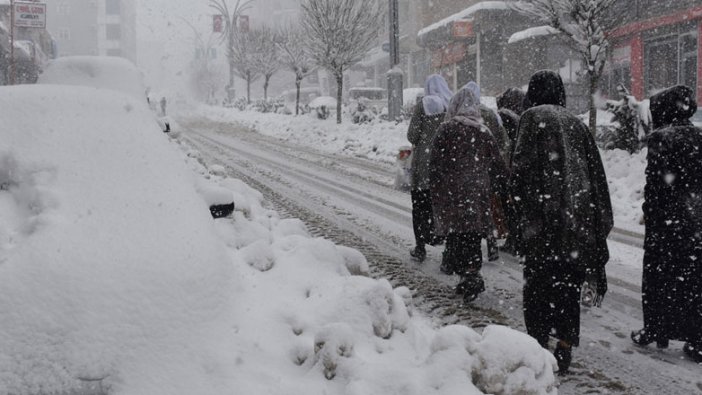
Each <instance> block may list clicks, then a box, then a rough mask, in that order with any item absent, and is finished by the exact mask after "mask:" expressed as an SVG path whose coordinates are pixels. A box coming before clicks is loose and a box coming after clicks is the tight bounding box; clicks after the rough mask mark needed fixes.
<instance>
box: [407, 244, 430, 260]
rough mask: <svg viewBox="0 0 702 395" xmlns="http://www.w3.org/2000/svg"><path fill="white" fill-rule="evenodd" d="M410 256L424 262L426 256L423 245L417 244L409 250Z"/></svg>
mask: <svg viewBox="0 0 702 395" xmlns="http://www.w3.org/2000/svg"><path fill="white" fill-rule="evenodd" d="M410 256H411V257H412V258H414V259H415V260H417V261H419V262H424V259H426V257H427V251H426V249H425V248H424V246H420V245H417V246H416V247H414V248H413V249H411V250H410Z"/></svg>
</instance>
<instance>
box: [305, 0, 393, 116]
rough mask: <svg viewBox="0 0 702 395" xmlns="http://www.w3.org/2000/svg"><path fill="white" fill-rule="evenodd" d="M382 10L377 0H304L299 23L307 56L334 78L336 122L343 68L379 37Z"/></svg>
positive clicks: (339, 107) (359, 57) (341, 90)
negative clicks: (335, 87) (335, 86)
mask: <svg viewBox="0 0 702 395" xmlns="http://www.w3.org/2000/svg"><path fill="white" fill-rule="evenodd" d="M384 16H385V12H384V9H383V8H382V7H381V6H380V4H379V2H378V0H305V1H304V2H303V3H302V27H303V30H304V32H305V39H306V41H307V43H306V44H307V48H308V50H309V54H310V57H311V58H312V59H314V61H315V62H316V63H317V64H318V65H319V66H321V67H324V68H326V69H327V70H329V71H330V72H331V73H332V75H334V78H335V79H336V85H337V94H336V96H337V104H336V122H337V123H341V100H342V94H343V86H344V71H345V70H346V69H348V68H349V67H351V66H352V65H354V64H356V63H358V62H359V61H361V59H363V57H364V56H365V55H366V54H367V53H368V51H369V50H370V49H371V47H372V46H373V45H374V44H375V43H376V42H377V40H378V33H379V32H380V28H381V26H382V21H383V20H384Z"/></svg>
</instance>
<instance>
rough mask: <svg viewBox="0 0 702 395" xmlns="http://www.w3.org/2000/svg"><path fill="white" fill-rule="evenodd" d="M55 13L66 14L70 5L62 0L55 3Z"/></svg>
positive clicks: (69, 11) (69, 9) (68, 12)
mask: <svg viewBox="0 0 702 395" xmlns="http://www.w3.org/2000/svg"><path fill="white" fill-rule="evenodd" d="M56 13H57V14H58V15H68V14H70V13H71V6H70V5H69V4H68V2H67V1H62V2H59V3H57V4H56Z"/></svg>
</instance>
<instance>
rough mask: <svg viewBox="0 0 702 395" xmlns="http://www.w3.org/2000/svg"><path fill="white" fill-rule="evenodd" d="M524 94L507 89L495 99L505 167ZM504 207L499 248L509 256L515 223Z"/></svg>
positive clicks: (516, 130) (513, 250) (510, 155)
mask: <svg viewBox="0 0 702 395" xmlns="http://www.w3.org/2000/svg"><path fill="white" fill-rule="evenodd" d="M525 97H526V94H525V93H524V91H523V90H521V89H518V88H509V89H507V90H506V91H505V92H504V93H503V94H502V95H500V96H498V97H497V115H499V116H500V118H502V124H503V125H504V128H505V131H506V132H507V136H508V138H509V141H510V152H509V155H508V156H509V159H508V161H507V167H510V168H511V166H512V149H513V148H514V145H515V144H516V143H517V132H518V131H519V118H520V117H521V115H522V113H523V112H524V98H525ZM507 206H508V205H505V207H506V209H505V210H504V213H505V220H506V224H507V229H508V231H507V240H505V244H504V246H503V247H502V248H501V249H502V250H503V251H505V252H508V253H510V254H513V255H516V254H518V252H517V249H516V245H515V241H514V233H515V232H516V223H515V218H514V214H513V213H512V212H510V210H509V209H508V208H507Z"/></svg>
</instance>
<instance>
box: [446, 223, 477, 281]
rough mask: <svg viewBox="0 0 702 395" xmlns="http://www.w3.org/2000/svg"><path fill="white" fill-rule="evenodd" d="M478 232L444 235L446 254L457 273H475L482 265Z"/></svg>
mask: <svg viewBox="0 0 702 395" xmlns="http://www.w3.org/2000/svg"><path fill="white" fill-rule="evenodd" d="M482 239H483V235H481V234H479V233H451V234H449V235H448V237H446V250H445V251H446V252H445V253H446V254H447V258H448V259H450V260H451V263H452V266H453V268H454V269H455V271H456V272H457V273H458V274H461V275H463V274H466V273H476V272H479V271H480V269H481V268H482V267H483V251H482V249H481V248H480V242H481V241H482Z"/></svg>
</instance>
